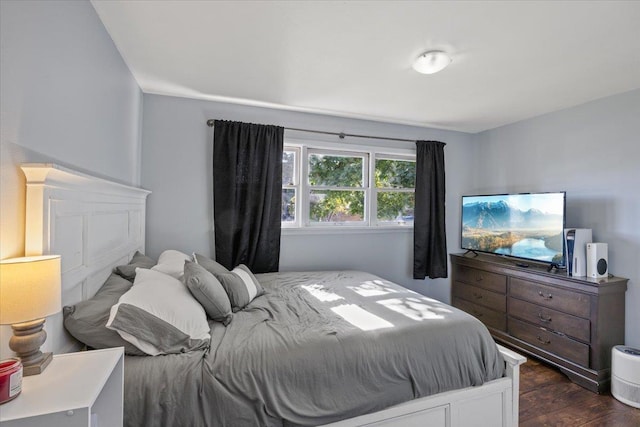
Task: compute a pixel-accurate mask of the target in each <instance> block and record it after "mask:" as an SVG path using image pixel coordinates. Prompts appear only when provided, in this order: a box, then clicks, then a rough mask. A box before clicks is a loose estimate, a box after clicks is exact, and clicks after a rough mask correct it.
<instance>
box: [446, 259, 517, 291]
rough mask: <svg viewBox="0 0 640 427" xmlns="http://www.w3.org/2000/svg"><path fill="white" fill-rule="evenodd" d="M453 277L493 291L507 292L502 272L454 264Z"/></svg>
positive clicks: (505, 279) (505, 280) (505, 277)
mask: <svg viewBox="0 0 640 427" xmlns="http://www.w3.org/2000/svg"><path fill="white" fill-rule="evenodd" d="M453 278H454V280H459V281H461V282H465V283H469V284H471V285H475V286H479V287H481V288H484V289H489V290H491V291H494V292H500V293H503V294H504V293H506V292H507V276H503V275H502V274H497V273H489V272H488V271H484V270H479V269H477V268H471V267H466V266H464V265H456V266H454V267H453Z"/></svg>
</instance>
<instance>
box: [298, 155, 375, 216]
mask: <svg viewBox="0 0 640 427" xmlns="http://www.w3.org/2000/svg"><path fill="white" fill-rule="evenodd" d="M307 153H308V154H307V170H308V180H307V182H308V185H309V193H308V203H309V222H310V223H316V224H317V223H322V222H324V223H360V224H362V225H365V218H366V216H365V200H366V194H365V192H366V190H367V187H368V181H369V180H368V177H367V173H366V172H367V169H368V168H367V167H365V165H367V163H368V155H367V154H354V153H341V152H335V151H333V152H332V151H319V150H308V152H307Z"/></svg>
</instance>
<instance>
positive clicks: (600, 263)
mask: <svg viewBox="0 0 640 427" xmlns="http://www.w3.org/2000/svg"><path fill="white" fill-rule="evenodd" d="M608 252H609V245H607V244H606V243H587V277H593V278H594V279H599V278H601V277H607V276H608V275H609V257H608Z"/></svg>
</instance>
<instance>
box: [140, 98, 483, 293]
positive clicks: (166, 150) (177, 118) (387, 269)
mask: <svg viewBox="0 0 640 427" xmlns="http://www.w3.org/2000/svg"><path fill="white" fill-rule="evenodd" d="M209 118H217V119H225V120H238V121H245V122H254V123H266V124H277V125H281V126H285V127H298V128H310V129H320V130H329V131H336V132H340V131H344V132H346V133H355V134H367V135H380V136H390V137H399V138H412V139H413V138H416V139H436V140H440V141H443V142H446V143H447V146H446V148H445V159H446V168H447V203H448V204H449V205H450V206H455V205H456V204H457V201H458V200H459V197H460V194H461V191H462V189H464V188H468V187H469V186H470V185H471V181H470V180H471V179H472V176H471V175H470V174H469V173H468V166H469V165H470V164H471V161H472V157H471V156H472V154H473V153H472V152H471V149H470V148H471V146H470V141H471V135H469V134H465V133H460V132H450V131H440V130H434V129H427V128H419V127H411V126H402V125H394V124H384V123H378V122H370V121H364V120H354V119H345V118H339V117H330V116H322V115H316V114H306V113H297V112H291V111H284V110H275V109H266V108H258V107H247V106H241V105H234V104H224V103H217V102H208V101H197V100H189V99H183V98H173V97H167V96H160V95H148V94H145V95H144V118H143V132H142V135H143V142H142V158H143V159H144V160H143V162H142V186H143V187H144V188H146V189H148V190H151V191H152V192H153V193H152V194H151V195H150V196H149V200H148V215H147V252H148V253H149V255H151V256H154V257H156V256H158V255H159V254H160V252H162V250H164V249H169V248H174V249H178V250H182V251H185V252H187V253H189V252H191V251H200V252H202V253H204V254H212V252H213V248H212V241H213V239H212V232H213V221H212V216H213V212H212V203H213V202H212V195H211V170H212V169H211V168H212V161H211V156H212V138H213V130H212V129H211V128H209V127H207V126H206V124H205V121H206V120H207V119H209ZM292 136H294V137H297V138H309V137H310V134H302V133H299V134H297V135H295V134H293V133H291V132H289V131H287V132H285V140H286V138H287V137H292ZM320 137H321V136H314V138H316V140H318V139H317V138H320ZM323 140H324V141H329V142H337V141H339V140H338V139H337V138H336V137H330V136H324V139H323ZM345 141H347V143H355V142H358V143H360V144H362V143H367V144H370V145H373V144H376V142H374V141H365V142H363V141H362V140H355V141H348V140H345ZM377 144H378V145H380V143H379V142H378V143H377ZM387 144H399V143H397V142H396V143H393V142H387ZM396 146H398V145H396ZM401 146H402V147H405V148H412V149H415V144H413V143H404V144H403V145H401ZM459 214H460V212H459V209H450V210H449V212H448V216H447V224H448V225H447V228H448V229H447V231H448V233H447V235H448V238H449V242H448V244H449V249H450V250H457V249H458V248H459V237H458V233H459V231H458V223H459ZM412 239H413V235H412V234H411V233H407V232H406V231H404V232H403V231H396V232H384V233H379V232H369V233H358V234H345V233H344V232H341V233H340V234H337V233H336V232H332V233H326V234H294V235H291V234H285V235H284V236H283V237H282V248H281V269H282V270H299V269H318V270H324V269H335V268H351V269H360V270H367V271H370V272H373V273H376V274H378V275H380V276H382V277H384V278H388V279H391V280H393V281H395V282H397V283H400V284H403V285H405V286H407V287H410V288H412V289H415V290H416V291H418V292H421V293H424V294H427V295H430V296H433V297H436V298H439V299H441V300H444V301H449V283H448V281H447V280H441V279H440V280H426V281H415V280H413V279H412V257H413V249H412Z"/></svg>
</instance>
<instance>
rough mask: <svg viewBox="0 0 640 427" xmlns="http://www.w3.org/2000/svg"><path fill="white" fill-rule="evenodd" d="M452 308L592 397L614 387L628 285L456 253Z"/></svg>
mask: <svg viewBox="0 0 640 427" xmlns="http://www.w3.org/2000/svg"><path fill="white" fill-rule="evenodd" d="M451 265H452V276H451V301H452V305H453V306H455V307H458V308H460V309H462V310H464V311H466V312H468V313H470V314H472V315H473V316H475V317H477V318H478V319H479V320H481V321H482V322H483V323H484V324H485V325H486V326H487V328H488V329H489V331H490V332H491V334H492V335H493V337H494V338H495V339H496V340H497V341H501V342H503V343H506V344H508V345H509V346H511V347H513V348H515V349H517V350H519V351H521V352H523V353H527V354H530V355H533V356H535V357H537V358H539V359H541V360H543V361H545V362H547V363H549V364H551V365H554V366H557V367H558V368H560V370H561V371H562V372H563V373H565V374H566V375H567V376H568V377H569V378H570V379H571V380H572V381H573V382H575V383H577V384H580V385H581V386H583V387H585V388H587V389H589V390H591V391H594V392H598V393H600V392H603V391H605V390H607V389H608V388H609V383H610V377H611V348H612V347H613V346H614V345H618V344H624V316H625V315H624V311H625V302H624V299H625V291H626V289H627V279H623V278H621V277H610V278H604V279H591V278H587V277H568V276H567V275H566V272H565V271H561V272H548V271H547V268H546V266H544V265H541V264H534V263H530V266H529V267H519V266H517V265H516V261H515V260H513V259H510V258H505V257H499V256H491V255H483V254H478V255H477V256H474V254H471V253H470V254H468V255H466V256H465V255H462V254H451Z"/></svg>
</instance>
